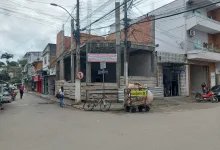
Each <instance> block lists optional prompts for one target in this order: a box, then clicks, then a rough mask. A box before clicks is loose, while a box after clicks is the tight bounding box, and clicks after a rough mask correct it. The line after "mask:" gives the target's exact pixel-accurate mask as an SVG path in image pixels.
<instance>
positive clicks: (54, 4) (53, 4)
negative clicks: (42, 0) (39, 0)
mask: <svg viewBox="0 0 220 150" xmlns="http://www.w3.org/2000/svg"><path fill="white" fill-rule="evenodd" d="M50 5H52V6H56V7H60V8H62V9H63V10H65V11H66V12H67V13H68V14H69V15H70V17H71V18H72V19H74V17H73V16H72V14H71V13H70V12H69V11H68V10H67V9H66V8H64V7H63V6H60V5H58V4H56V3H50ZM74 20H76V19H74Z"/></svg>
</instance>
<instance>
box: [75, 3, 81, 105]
mask: <svg viewBox="0 0 220 150" xmlns="http://www.w3.org/2000/svg"><path fill="white" fill-rule="evenodd" d="M79 71H80V25H79V0H77V12H76V73H78V72H79ZM75 78H76V80H75V100H76V103H80V102H81V81H80V80H79V79H78V78H77V77H75Z"/></svg>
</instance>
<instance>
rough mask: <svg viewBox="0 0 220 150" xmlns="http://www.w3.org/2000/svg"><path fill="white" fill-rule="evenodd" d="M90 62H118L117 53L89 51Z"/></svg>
mask: <svg viewBox="0 0 220 150" xmlns="http://www.w3.org/2000/svg"><path fill="white" fill-rule="evenodd" d="M88 62H111V63H116V62H117V54H95V53H88Z"/></svg>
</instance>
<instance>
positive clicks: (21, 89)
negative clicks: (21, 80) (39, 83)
mask: <svg viewBox="0 0 220 150" xmlns="http://www.w3.org/2000/svg"><path fill="white" fill-rule="evenodd" d="M19 91H20V99H22V97H23V94H24V87H23V86H22V85H21V87H20V88H19Z"/></svg>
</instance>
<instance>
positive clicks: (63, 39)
mask: <svg viewBox="0 0 220 150" xmlns="http://www.w3.org/2000/svg"><path fill="white" fill-rule="evenodd" d="M62 30H63V31H62V52H61V59H60V66H59V67H60V72H61V78H60V79H61V80H64V61H63V53H64V49H65V44H64V43H65V42H64V41H65V37H64V24H63V26H62Z"/></svg>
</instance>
